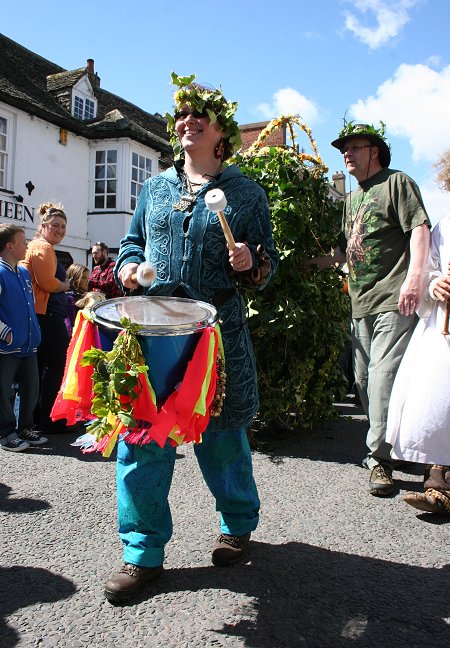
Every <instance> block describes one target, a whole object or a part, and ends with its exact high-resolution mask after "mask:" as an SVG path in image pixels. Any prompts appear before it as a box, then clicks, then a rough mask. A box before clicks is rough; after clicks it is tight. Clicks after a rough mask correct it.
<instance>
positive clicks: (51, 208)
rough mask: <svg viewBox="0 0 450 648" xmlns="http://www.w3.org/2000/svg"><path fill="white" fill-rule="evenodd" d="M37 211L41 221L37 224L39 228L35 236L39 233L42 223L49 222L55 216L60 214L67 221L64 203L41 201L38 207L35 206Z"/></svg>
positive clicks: (46, 223)
mask: <svg viewBox="0 0 450 648" xmlns="http://www.w3.org/2000/svg"><path fill="white" fill-rule="evenodd" d="M37 212H38V214H39V218H40V220H41V222H40V224H39V229H38V231H37V234H36V236H40V235H41V232H42V228H43V227H44V225H48V224H49V223H51V222H52V220H53V219H54V218H55V216H60V217H61V218H62V219H63V220H64V221H65V222H66V223H67V216H66V213H65V211H64V205H61V203H51V202H46V203H42V205H39V207H38V208H37Z"/></svg>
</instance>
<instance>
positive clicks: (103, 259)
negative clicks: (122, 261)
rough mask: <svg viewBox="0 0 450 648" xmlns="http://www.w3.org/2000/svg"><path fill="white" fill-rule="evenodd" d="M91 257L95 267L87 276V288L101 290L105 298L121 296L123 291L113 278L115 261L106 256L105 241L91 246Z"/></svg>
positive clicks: (106, 247)
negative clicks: (88, 276)
mask: <svg viewBox="0 0 450 648" xmlns="http://www.w3.org/2000/svg"><path fill="white" fill-rule="evenodd" d="M92 258H93V259H94V263H95V268H94V269H93V271H92V272H91V276H90V278H89V284H88V290H93V291H95V292H102V293H103V294H104V295H105V297H106V299H112V298H113V297H122V295H123V292H122V291H121V289H120V288H119V286H118V285H117V283H116V280H115V279H114V266H115V265H116V264H115V261H113V260H112V259H110V258H109V256H108V246H107V245H106V243H95V244H94V245H93V246H92Z"/></svg>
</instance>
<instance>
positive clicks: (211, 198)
mask: <svg viewBox="0 0 450 648" xmlns="http://www.w3.org/2000/svg"><path fill="white" fill-rule="evenodd" d="M205 204H206V206H207V208H208V209H209V210H211V211H213V212H216V214H217V216H218V217H219V221H220V224H221V226H222V229H223V233H224V234H225V240H226V242H227V245H228V249H229V250H234V249H235V248H236V243H235V240H234V238H233V234H232V233H231V230H230V226H229V225H228V222H227V219H226V218H225V214H224V213H223V210H224V209H225V207H226V206H227V199H226V198H225V194H224V193H223V191H222V189H211V190H210V191H208V192H207V193H206V194H205Z"/></svg>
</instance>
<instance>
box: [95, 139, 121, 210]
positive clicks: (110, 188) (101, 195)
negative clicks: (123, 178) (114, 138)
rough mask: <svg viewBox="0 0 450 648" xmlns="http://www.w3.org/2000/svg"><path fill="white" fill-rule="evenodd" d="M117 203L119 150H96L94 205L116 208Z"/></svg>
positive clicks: (98, 207)
mask: <svg viewBox="0 0 450 648" xmlns="http://www.w3.org/2000/svg"><path fill="white" fill-rule="evenodd" d="M116 205H117V150H115V149H106V150H102V151H96V152H95V180H94V207H95V209H116Z"/></svg>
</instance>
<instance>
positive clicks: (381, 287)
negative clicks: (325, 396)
mask: <svg viewBox="0 0 450 648" xmlns="http://www.w3.org/2000/svg"><path fill="white" fill-rule="evenodd" d="M332 146H334V147H335V148H337V149H339V151H340V152H341V153H342V154H343V156H344V162H345V165H346V167H347V171H348V172H349V174H350V175H352V176H353V177H354V178H356V180H357V181H358V186H357V188H356V189H355V190H354V191H352V192H351V193H350V194H349V195H348V196H347V198H346V201H345V204H344V212H343V220H342V234H341V237H340V241H339V247H337V248H336V249H335V250H334V252H333V253H332V254H331V255H329V256H328V258H327V257H324V259H327V260H328V261H332V262H343V261H345V260H346V261H347V264H348V269H349V293H350V297H351V304H352V343H353V358H354V369H355V381H356V385H357V387H358V391H359V394H360V396H361V401H362V404H363V407H364V410H365V412H366V414H367V417H368V420H369V431H368V433H367V446H368V449H369V452H368V455H367V458H366V459H365V460H364V462H363V463H364V465H365V466H366V467H367V468H369V469H370V471H371V472H370V478H369V492H370V493H371V494H372V495H377V496H386V495H390V494H392V493H393V492H394V489H395V487H394V482H393V479H392V468H393V464H392V460H391V456H390V451H391V446H390V445H389V444H388V443H386V440H385V438H386V420H387V412H388V405H389V398H390V395H391V390H392V384H393V382H394V378H395V374H396V372H397V369H398V366H399V364H400V361H401V359H402V356H403V353H404V351H405V349H406V346H407V344H408V342H409V339H410V337H411V334H412V331H413V328H414V326H415V323H416V322H415V320H416V316H415V308H416V306H417V304H418V300H419V295H420V286H421V278H422V270H423V265H424V262H425V260H426V257H427V253H428V245H429V238H430V221H429V218H428V215H427V212H426V210H425V207H424V204H423V201H422V197H421V195H420V190H419V188H418V186H417V185H416V183H415V182H414V181H413V180H412V179H411V178H410V177H409V176H407V175H406V174H405V173H402V172H401V171H394V170H392V169H389V168H388V167H389V164H390V161H391V152H390V146H389V144H388V143H387V141H386V138H385V137H384V124H383V123H382V124H381V128H380V129H376V128H375V127H374V126H371V125H368V124H353V122H349V123H347V124H346V125H345V128H344V129H343V131H341V133H340V135H339V137H338V139H336V140H334V141H333V142H332ZM321 265H322V267H323V264H321Z"/></svg>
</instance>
